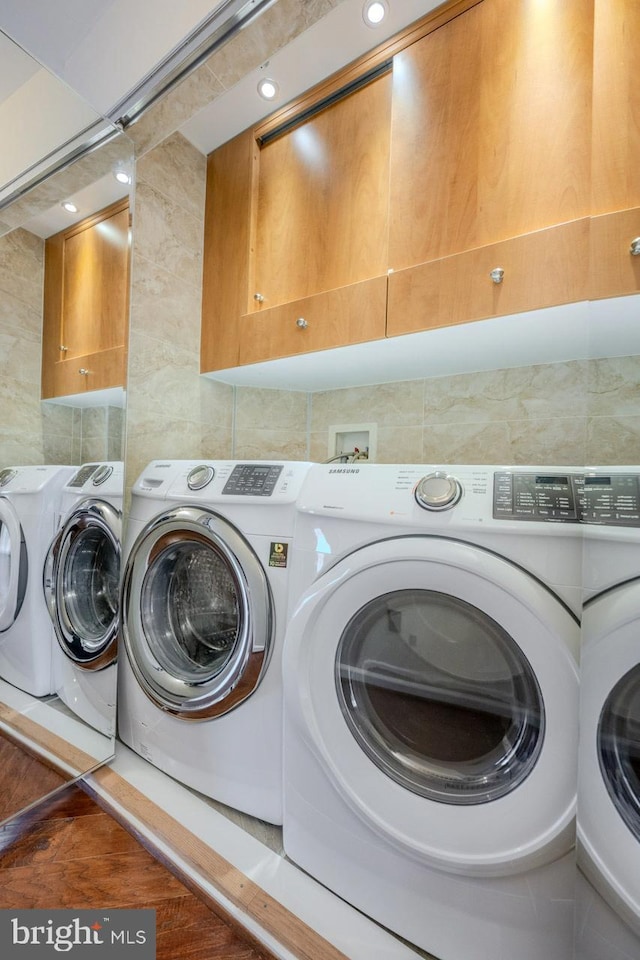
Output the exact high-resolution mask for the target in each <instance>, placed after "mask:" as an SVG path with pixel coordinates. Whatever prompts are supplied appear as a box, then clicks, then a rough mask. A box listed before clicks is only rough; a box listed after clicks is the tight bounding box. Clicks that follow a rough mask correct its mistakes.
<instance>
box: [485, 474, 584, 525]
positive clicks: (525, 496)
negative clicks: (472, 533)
mask: <svg viewBox="0 0 640 960" xmlns="http://www.w3.org/2000/svg"><path fill="white" fill-rule="evenodd" d="M581 479H582V478H581V477H578V476H576V475H572V474H563V473H518V472H516V471H498V472H496V473H494V475H493V516H494V517H495V518H496V519H497V520H537V521H541V520H542V521H544V520H555V521H564V522H574V523H577V522H579V521H580V519H581V516H580V481H581Z"/></svg>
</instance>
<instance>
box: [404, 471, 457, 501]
mask: <svg viewBox="0 0 640 960" xmlns="http://www.w3.org/2000/svg"><path fill="white" fill-rule="evenodd" d="M461 496H462V486H461V485H460V483H459V481H458V480H456V478H455V477H451V476H449V475H448V474H446V473H443V472H442V471H439V470H438V471H436V472H435V473H429V474H428V475H427V476H426V477H423V478H422V480H421V481H420V482H419V483H418V486H417V487H416V491H415V497H416V500H417V502H418V505H419V506H421V507H423V509H425V510H450V509H451V507H454V506H455V505H456V503H458V501H459V500H460V497H461Z"/></svg>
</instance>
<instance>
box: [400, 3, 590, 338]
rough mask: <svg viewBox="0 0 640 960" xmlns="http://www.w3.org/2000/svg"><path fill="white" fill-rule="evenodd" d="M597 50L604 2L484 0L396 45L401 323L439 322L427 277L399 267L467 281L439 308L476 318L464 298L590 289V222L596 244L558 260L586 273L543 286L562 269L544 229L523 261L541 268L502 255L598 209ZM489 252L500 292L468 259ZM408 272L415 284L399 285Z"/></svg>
mask: <svg viewBox="0 0 640 960" xmlns="http://www.w3.org/2000/svg"><path fill="white" fill-rule="evenodd" d="M592 52H593V0H545V2H544V3H540V2H536V0H483V2H482V3H480V4H478V5H477V6H476V7H473V8H472V9H471V10H468V11H467V12H465V13H464V14H462V15H461V16H459V17H457V18H456V19H454V20H452V21H450V22H449V23H447V24H445V25H444V26H442V27H440V28H439V29H438V30H436V31H434V32H433V33H431V34H429V35H428V36H426V37H424V38H423V39H421V40H420V41H418V42H417V43H415V44H413V45H412V46H411V47H409V48H407V49H406V50H404V51H402V52H401V53H399V54H398V55H397V56H396V57H395V60H394V71H393V75H394V89H393V119H392V135H391V189H390V208H391V217H390V236H389V266H390V268H391V270H392V271H393V273H392V276H391V278H390V308H389V316H388V333H389V334H390V335H394V334H395V333H400V332H404V331H405V330H406V329H421V328H425V327H428V326H430V325H432V322H433V318H432V317H429V316H427V315H426V314H425V312H424V301H423V300H421V299H420V298H417V297H416V298H411V297H407V295H406V291H408V290H410V289H412V288H413V287H414V286H415V289H416V290H418V289H420V290H423V289H424V283H423V282H422V281H421V282H419V283H418V284H416V285H414V284H412V283H410V282H408V281H407V278H406V277H404V276H403V277H402V280H400V279H399V278H398V277H396V274H397V272H398V271H405V270H407V269H410V268H413V267H420V269H421V270H422V272H423V274H424V276H426V275H427V273H429V275H430V276H432V277H434V278H435V277H436V276H438V277H441V278H442V280H443V281H444V280H445V278H448V277H452V276H455V277H456V280H457V283H458V284H462V288H460V287H459V286H458V287H457V288H456V289H451V290H449V291H447V290H446V289H445V290H441V289H439V290H438V291H437V299H438V302H439V304H440V307H439V309H438V315H439V316H440V317H447V316H449V317H456V319H455V320H450V321H449V322H461V321H462V320H464V319H465V312H464V310H463V309H462V306H461V305H462V304H466V309H467V311H468V312H467V314H466V316H467V318H468V319H472V318H476V317H480V316H492V315H495V314H496V313H500V312H505V311H506V309H507V304H508V305H509V306H508V309H509V311H519V310H527V309H531V308H533V307H534V306H539V305H541V304H540V301H541V300H542V301H543V305H546V304H549V303H558V302H564V297H565V296H568V295H569V294H570V293H573V292H574V291H576V290H580V291H583V292H584V291H585V289H586V287H585V283H584V280H585V277H584V269H583V268H584V264H586V263H587V262H588V258H589V245H588V231H585V230H584V229H583V226H584V224H583V225H582V226H579V227H578V228H577V229H576V230H575V231H573V233H572V235H573V236H575V237H579V238H580V242H581V243H582V244H583V248H582V249H581V250H580V251H577V252H576V253H575V255H572V256H571V257H569V258H568V259H566V260H565V261H564V262H562V263H558V264H556V265H555V268H554V274H559V275H561V274H562V272H563V271H566V272H569V271H574V270H576V269H577V270H578V274H576V275H575V276H567V277H566V278H565V279H564V281H562V282H560V283H553V284H548V288H547V290H546V291H545V290H544V288H543V289H542V290H541V289H539V288H538V289H536V291H535V296H534V297H533V298H532V297H531V296H530V294H531V293H532V292H533V290H532V282H531V278H532V277H536V278H537V280H538V281H541V282H542V283H543V284H544V283H545V280H544V278H545V276H547V277H548V276H549V271H548V260H549V251H548V250H545V244H544V241H542V242H541V241H540V238H539V237H537V238H533V237H532V242H531V243H530V244H528V245H527V249H528V250H529V251H530V254H531V256H542V257H543V258H544V259H543V261H540V262H538V261H537V260H531V261H528V262H527V261H526V260H524V261H522V262H521V264H520V267H519V269H522V270H525V271H527V272H528V273H529V278H527V277H526V276H515V275H514V272H513V269H510V270H507V269H506V264H505V263H501V262H500V261H501V259H505V260H509V262H510V263H511V262H513V263H514V264H515V263H518V261H519V260H520V256H519V254H518V256H516V257H515V260H514V258H513V255H512V249H511V242H512V241H513V242H515V241H516V239H517V238H519V237H524V236H527V235H528V234H538V233H539V232H540V231H543V230H546V229H555V228H557V227H559V225H561V224H563V223H569V222H572V221H583V220H585V218H588V216H589V213H590V190H591V187H590V165H591V160H590V157H591V84H592V80H591V77H592ZM501 243H504V244H506V246H505V248H504V251H503V250H502V249H501V247H500V246H499V244H501ZM549 243H550V245H551V246H552V247H553V248H554V249H557V250H558V252H561V251H562V250H563V248H565V246H566V245H565V241H564V238H563V237H560V235H559V234H557V235H556V233H554V234H553V235H550V240H549ZM484 249H487V252H488V253H489V256H488V257H483V256H482V255H480V251H482V250H484ZM517 249H520V248H519V247H518V248H517ZM472 251H476V253H473V255H472V253H471V252H472ZM465 252H469V256H468V257H467V258H466V260H457V261H456V263H455V265H452V267H451V268H449V267H447V266H446V265H440V266H438V267H437V269H436V267H435V262H436V261H438V260H441V259H444V258H448V257H459V255H460V254H463V253H465ZM485 262H488V263H492V267H491V268H490V269H493V268H496V267H503V269H505V273H504V280H503V284H504V286H502V292H501V294H500V296H494V293H495V291H494V290H493V283H492V281H491V278H490V276H489V270H484V266H483V273H482V274H480V275H476V274H475V273H473V272H470V273H468V274H465V271H464V269H462V268H461V265H462V264H463V263H464V264H465V266H466V269H468V270H470V271H472V270H473V269H474V266H473V265H474V264H478V265H479V264H483V265H484V264H485ZM428 264H434V266H432V267H431V268H429V269H428V270H427V268H426V266H424V265H428ZM423 267H424V269H423ZM400 283H401V284H402V289H403V291H404V293H403V295H402V296H399V295H397V294H396V293H395V292H394V286H397V285H398V284H400ZM508 286H510V287H511V290H510V291H509V292H506V289H507V287H508ZM541 294H548V296H541ZM558 298H560V299H558ZM394 304H398V305H400V304H401V305H402V309H401V311H400V312H399V313H398V312H396V310H395V309H394V307H393V305H394ZM443 322H444V321H443Z"/></svg>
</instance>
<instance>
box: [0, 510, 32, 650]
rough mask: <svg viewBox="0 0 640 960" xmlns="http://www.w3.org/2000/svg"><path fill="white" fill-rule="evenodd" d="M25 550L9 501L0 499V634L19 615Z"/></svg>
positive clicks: (25, 585)
mask: <svg viewBox="0 0 640 960" xmlns="http://www.w3.org/2000/svg"><path fill="white" fill-rule="evenodd" d="M27 574H28V570H27V548H26V544H25V540H24V535H23V533H22V527H21V526H20V521H19V520H18V517H17V516H16V513H15V510H14V509H13V507H12V505H11V503H10V502H9V500H7V499H6V498H5V497H0V633H3V632H4V631H5V630H8V629H9V627H10V626H12V624H13V623H14V622H15V619H16V617H17V616H18V614H19V613H20V609H21V607H22V603H23V601H24V595H25V591H26V589H27Z"/></svg>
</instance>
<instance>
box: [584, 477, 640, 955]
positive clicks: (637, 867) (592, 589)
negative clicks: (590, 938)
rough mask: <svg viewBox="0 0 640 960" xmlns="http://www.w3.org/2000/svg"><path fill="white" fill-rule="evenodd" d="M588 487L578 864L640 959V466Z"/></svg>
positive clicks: (588, 479) (587, 479) (587, 480)
mask: <svg viewBox="0 0 640 960" xmlns="http://www.w3.org/2000/svg"><path fill="white" fill-rule="evenodd" d="M584 483H585V488H584V519H585V521H586V523H585V527H584V536H585V543H584V555H585V570H584V584H585V598H586V600H585V605H584V613H583V633H582V657H581V697H580V750H579V778H578V798H579V799H578V862H579V865H580V867H581V868H582V870H583V871H584V873H585V874H586V875H587V877H588V879H589V880H590V881H591V883H592V884H593V886H594V887H595V888H596V889H597V890H598V892H599V893H600V894H601V896H602V897H603V898H604V900H605V901H606V903H607V904H608V905H609V906H610V907H611V908H612V909H613V910H614V911H616V912H617V914H618V915H619V916H620V917H621V918H622V919H623V920H624V921H625V923H626V924H627V925H628V927H629V930H631V931H633V932H634V934H635V937H636V954H635V956H640V643H639V642H638V641H639V638H640V467H638V466H634V467H626V466H622V467H607V468H597V469H593V470H591V469H589V470H587V471H586V473H585V481H584ZM628 936H629V931H626V932H625V937H626V938H628ZM612 955H613V954H612Z"/></svg>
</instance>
